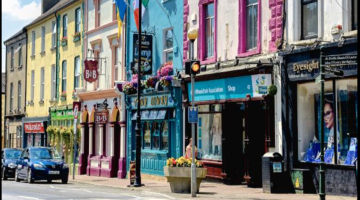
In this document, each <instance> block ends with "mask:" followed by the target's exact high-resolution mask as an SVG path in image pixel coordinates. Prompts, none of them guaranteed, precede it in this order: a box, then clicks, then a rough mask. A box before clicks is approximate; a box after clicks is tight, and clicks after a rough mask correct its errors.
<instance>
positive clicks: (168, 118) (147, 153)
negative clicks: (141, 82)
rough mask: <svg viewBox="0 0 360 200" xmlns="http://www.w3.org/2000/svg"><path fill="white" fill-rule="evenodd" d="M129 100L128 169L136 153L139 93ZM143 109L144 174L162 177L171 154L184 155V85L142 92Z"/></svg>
mask: <svg viewBox="0 0 360 200" xmlns="http://www.w3.org/2000/svg"><path fill="white" fill-rule="evenodd" d="M126 99H127V101H126V103H127V127H128V128H127V129H128V130H127V133H128V134H127V143H128V145H127V146H128V151H127V170H129V163H130V161H134V160H135V157H136V156H135V155H136V151H135V149H136V133H135V127H136V117H137V115H136V110H137V96H136V95H128V96H127V97H126ZM140 105H141V106H140V108H141V127H142V128H141V130H142V131H141V143H142V145H141V173H145V174H150V175H159V176H163V175H164V172H163V168H164V166H165V165H166V160H167V159H168V158H170V157H174V158H175V157H176V158H177V157H180V156H182V155H183V130H182V120H183V114H182V113H183V111H182V104H181V88H178V87H174V88H172V89H171V90H169V91H162V92H154V93H151V94H142V95H141V98H140Z"/></svg>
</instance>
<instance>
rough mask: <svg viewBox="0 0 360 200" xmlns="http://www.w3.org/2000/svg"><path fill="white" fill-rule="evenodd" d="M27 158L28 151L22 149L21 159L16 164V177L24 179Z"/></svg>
mask: <svg viewBox="0 0 360 200" xmlns="http://www.w3.org/2000/svg"><path fill="white" fill-rule="evenodd" d="M28 158H29V149H24V151H23V152H22V154H21V158H20V159H19V164H18V176H19V177H21V178H24V177H25V178H26V172H27V168H26V165H27V162H28Z"/></svg>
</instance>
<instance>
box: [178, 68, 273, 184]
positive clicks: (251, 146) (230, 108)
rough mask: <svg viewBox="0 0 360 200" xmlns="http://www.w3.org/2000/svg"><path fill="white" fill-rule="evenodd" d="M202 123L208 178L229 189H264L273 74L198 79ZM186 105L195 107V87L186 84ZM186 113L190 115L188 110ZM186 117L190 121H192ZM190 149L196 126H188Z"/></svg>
mask: <svg viewBox="0 0 360 200" xmlns="http://www.w3.org/2000/svg"><path fill="white" fill-rule="evenodd" d="M196 78H197V80H196V82H195V88H194V93H195V95H194V96H195V105H196V106H197V107H198V111H199V113H198V117H199V119H198V120H199V121H198V123H197V128H196V134H195V136H196V138H195V141H196V142H195V144H196V146H197V148H198V152H199V153H198V159H199V160H201V161H202V162H203V163H204V166H205V167H206V168H207V169H208V171H207V178H208V179H214V180H216V181H221V182H223V183H225V184H241V183H243V182H244V181H246V182H247V183H248V186H250V187H261V157H262V156H263V155H264V153H266V152H268V151H269V150H270V149H271V148H273V147H275V142H274V140H275V139H274V126H273V124H274V121H273V120H274V100H273V99H274V98H273V96H272V95H269V92H270V90H271V89H270V88H271V87H273V86H271V85H272V83H273V80H272V70H271V69H266V70H262V71H259V70H258V69H253V70H252V71H234V72H231V73H228V74H224V73H218V74H216V72H215V73H214V74H210V75H206V76H199V77H196ZM183 86H184V91H186V92H185V93H184V99H185V100H184V102H185V107H188V106H190V103H189V102H191V99H192V95H191V84H190V83H189V80H188V79H185V84H184V85H183ZM185 111H187V109H185ZM187 115H188V114H187V113H186V114H185V117H187ZM185 130H186V131H185V143H186V145H187V144H188V140H189V138H190V137H191V134H190V133H191V125H190V124H189V123H187V119H186V122H185Z"/></svg>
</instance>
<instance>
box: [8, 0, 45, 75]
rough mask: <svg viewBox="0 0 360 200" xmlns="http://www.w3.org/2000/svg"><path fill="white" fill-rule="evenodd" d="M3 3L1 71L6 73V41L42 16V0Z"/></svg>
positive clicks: (12, 0) (9, 0)
mask: <svg viewBox="0 0 360 200" xmlns="http://www.w3.org/2000/svg"><path fill="white" fill-rule="evenodd" d="M1 1H2V12H1V15H2V21H1V22H2V27H1V28H2V31H1V36H2V41H1V47H2V59H1V71H2V72H4V71H5V46H4V41H5V40H7V39H8V38H9V37H11V36H12V35H14V34H15V33H17V32H18V31H20V30H21V29H22V28H23V27H24V26H26V25H27V24H29V23H30V22H31V21H32V20H34V19H35V18H36V17H38V16H40V14H41V6H40V5H41V0H1Z"/></svg>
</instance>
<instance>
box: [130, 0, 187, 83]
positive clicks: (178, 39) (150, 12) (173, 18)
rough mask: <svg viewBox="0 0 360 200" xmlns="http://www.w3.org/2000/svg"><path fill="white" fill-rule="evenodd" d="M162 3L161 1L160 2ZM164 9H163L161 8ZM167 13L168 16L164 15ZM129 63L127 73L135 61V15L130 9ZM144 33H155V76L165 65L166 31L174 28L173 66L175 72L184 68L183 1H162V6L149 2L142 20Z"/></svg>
mask: <svg viewBox="0 0 360 200" xmlns="http://www.w3.org/2000/svg"><path fill="white" fill-rule="evenodd" d="M159 2H160V1H159ZM160 6H161V7H162V8H163V9H162V8H161V7H160ZM164 12H166V13H167V14H168V15H169V17H170V19H169V18H168V17H167V15H166V14H165V13H164ZM127 19H128V21H127V34H128V37H127V38H128V39H127V41H126V42H127V52H128V53H127V61H126V71H127V72H128V73H127V75H128V78H129V76H130V75H129V70H130V62H132V61H133V53H132V52H133V34H134V32H135V31H136V32H137V29H136V25H135V21H134V14H133V12H131V11H130V10H129V9H128V10H127ZM142 21H143V22H142V31H147V33H153V34H154V35H153V75H155V74H156V70H157V69H158V68H159V66H160V65H161V64H163V63H164V62H163V60H164V58H163V49H164V48H163V47H164V42H163V41H164V34H165V32H164V30H165V29H168V28H170V27H173V34H174V37H173V49H174V54H173V66H174V71H175V72H176V70H181V69H182V68H183V59H182V57H183V52H182V49H183V42H182V39H183V32H182V31H183V26H181V24H182V22H183V1H182V0H168V1H162V3H160V5H159V4H158V3H157V2H156V1H149V5H148V9H147V10H146V11H145V14H144V17H143V18H142Z"/></svg>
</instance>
